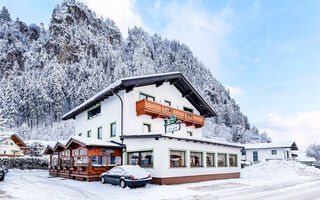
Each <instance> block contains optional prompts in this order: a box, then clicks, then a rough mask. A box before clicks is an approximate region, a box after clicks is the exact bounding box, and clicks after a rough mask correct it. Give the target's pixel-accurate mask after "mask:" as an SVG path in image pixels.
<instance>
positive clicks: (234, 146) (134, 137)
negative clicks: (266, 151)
mask: <svg viewBox="0 0 320 200" xmlns="http://www.w3.org/2000/svg"><path fill="white" fill-rule="evenodd" d="M139 138H154V139H156V140H159V139H160V138H167V139H175V140H182V141H186V142H195V143H201V144H210V145H218V146H226V147H233V148H239V149H243V146H241V145H238V144H230V143H223V142H221V143H220V142H214V141H208V140H200V139H192V138H182V137H173V136H168V135H162V134H147V135H145V134H143V135H124V136H120V139H139Z"/></svg>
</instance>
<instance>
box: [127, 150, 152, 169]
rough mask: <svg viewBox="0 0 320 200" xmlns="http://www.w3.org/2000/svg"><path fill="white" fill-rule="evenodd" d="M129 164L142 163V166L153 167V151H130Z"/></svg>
mask: <svg viewBox="0 0 320 200" xmlns="http://www.w3.org/2000/svg"><path fill="white" fill-rule="evenodd" d="M128 164H129V165H140V167H153V151H140V152H130V153H128Z"/></svg>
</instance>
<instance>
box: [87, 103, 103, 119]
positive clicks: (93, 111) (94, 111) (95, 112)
mask: <svg viewBox="0 0 320 200" xmlns="http://www.w3.org/2000/svg"><path fill="white" fill-rule="evenodd" d="M100 113H101V105H98V106H96V107H94V108H92V109H90V110H88V119H91V118H93V117H95V116H97V115H99V114H100Z"/></svg>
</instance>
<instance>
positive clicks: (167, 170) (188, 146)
mask: <svg viewBox="0 0 320 200" xmlns="http://www.w3.org/2000/svg"><path fill="white" fill-rule="evenodd" d="M124 142H125V144H126V145H127V149H128V151H129V152H131V151H147V150H153V168H145V169H146V170H147V171H149V172H150V173H151V175H152V177H155V178H165V177H179V176H194V175H206V174H221V173H235V172H240V169H241V166H240V158H241V157H240V156H241V153H240V148H233V147H226V146H220V145H210V144H202V143H195V142H187V141H182V140H179V141H178V140H176V139H167V138H160V139H159V140H155V139H152V138H149V139H148V138H144V139H125V141H124ZM142 144H143V145H142ZM170 150H183V151H186V167H175V168H174V167H170V156H169V155H170V154H169V151H170ZM190 151H201V152H203V154H202V156H203V161H204V163H203V167H190ZM206 152H208V153H215V167H206V157H205V156H206ZM217 153H226V154H236V155H237V159H238V161H237V164H238V165H237V167H217ZM124 159H125V163H126V164H127V153H125V155H124ZM227 160H228V156H227ZM228 162H229V160H228V161H227V163H228ZM228 164H229V163H228Z"/></svg>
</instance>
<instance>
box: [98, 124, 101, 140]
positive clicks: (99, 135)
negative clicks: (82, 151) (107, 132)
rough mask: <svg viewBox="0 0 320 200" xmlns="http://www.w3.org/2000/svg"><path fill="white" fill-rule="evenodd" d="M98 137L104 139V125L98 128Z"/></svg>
mask: <svg viewBox="0 0 320 200" xmlns="http://www.w3.org/2000/svg"><path fill="white" fill-rule="evenodd" d="M98 139H102V127H99V128H98Z"/></svg>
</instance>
